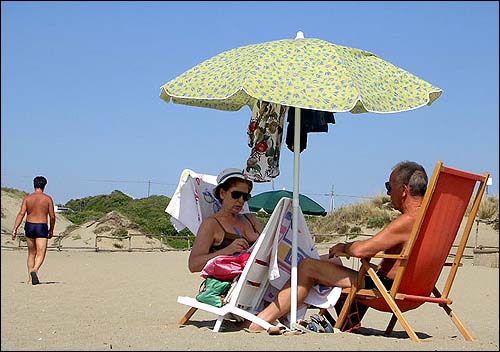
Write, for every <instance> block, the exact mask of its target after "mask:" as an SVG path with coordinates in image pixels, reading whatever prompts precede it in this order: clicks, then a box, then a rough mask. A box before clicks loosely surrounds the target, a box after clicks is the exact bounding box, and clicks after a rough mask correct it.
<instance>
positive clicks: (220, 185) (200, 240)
mask: <svg viewBox="0 0 500 352" xmlns="http://www.w3.org/2000/svg"><path fill="white" fill-rule="evenodd" d="M252 187H253V183H252V181H250V180H248V179H247V178H246V177H245V175H244V174H243V171H242V170H240V169H236V168H230V169H225V170H223V171H222V172H221V173H220V174H219V175H218V176H217V186H216V187H215V189H214V196H215V198H217V199H218V200H219V202H220V203H221V209H220V210H219V211H218V212H217V213H215V214H214V215H212V216H210V217H208V218H206V219H204V220H203V222H202V223H201V225H200V227H199V229H198V232H197V234H196V238H195V241H194V243H193V247H192V249H191V253H190V254H189V262H188V266H189V270H190V271H191V272H193V273H194V272H200V271H201V270H202V269H203V267H204V266H205V264H206V263H207V262H208V261H209V260H210V259H212V258H214V257H216V256H218V255H233V254H236V253H243V252H245V251H246V250H247V249H248V248H249V247H250V246H251V245H252V244H253V243H254V242H255V241H256V240H257V238H258V237H259V235H260V233H261V232H262V229H263V225H262V224H261V223H260V222H259V220H258V219H257V217H256V216H255V215H254V214H251V213H247V214H241V213H240V212H241V211H242V209H243V206H244V205H245V202H246V201H248V199H250V197H251V195H250V192H251V191H252Z"/></svg>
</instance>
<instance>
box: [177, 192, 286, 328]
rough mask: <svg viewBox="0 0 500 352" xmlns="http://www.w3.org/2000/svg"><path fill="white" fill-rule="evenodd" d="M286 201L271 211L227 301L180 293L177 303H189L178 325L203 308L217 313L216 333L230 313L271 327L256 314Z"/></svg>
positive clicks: (266, 279) (266, 280)
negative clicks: (206, 300) (214, 302)
mask: <svg viewBox="0 0 500 352" xmlns="http://www.w3.org/2000/svg"><path fill="white" fill-rule="evenodd" d="M287 202H291V199H288V198H282V199H281V200H280V201H279V203H278V204H277V206H276V208H275V209H274V212H273V213H272V214H271V217H270V218H269V221H268V222H267V224H266V226H265V227H264V230H263V231H262V234H261V235H260V236H259V238H258V240H257V242H255V244H254V247H253V249H252V252H251V255H250V257H249V258H248V262H247V264H246V265H245V268H244V269H243V272H242V273H241V275H240V276H239V278H238V280H237V281H236V285H235V286H234V287H233V288H231V290H230V293H229V294H228V297H227V303H226V304H225V305H223V306H222V307H220V308H218V307H214V306H211V305H209V304H205V303H202V302H199V301H197V300H196V299H195V298H192V297H187V296H179V297H177V302H178V303H181V304H185V305H188V306H190V308H189V310H188V311H187V313H186V314H185V315H184V316H183V317H182V318H181V319H180V321H179V325H184V324H186V323H187V322H188V321H189V319H191V317H192V316H193V314H194V313H195V312H196V311H197V310H198V309H201V310H204V311H207V312H210V313H213V314H215V315H217V321H216V323H215V325H214V328H213V331H215V332H218V331H219V329H220V327H221V325H222V322H223V321H224V318H225V317H227V316H228V315H231V314H234V315H237V316H240V317H242V318H245V319H247V320H250V321H251V322H254V323H256V324H258V325H260V326H261V327H262V328H264V329H265V330H267V329H269V328H270V327H271V324H270V323H268V322H267V321H265V320H263V319H261V318H259V317H257V313H258V312H257V308H258V306H259V304H260V302H261V300H262V298H263V296H264V294H265V292H266V290H267V288H268V286H269V280H268V275H269V261H270V257H271V250H272V248H273V242H274V238H275V236H276V235H277V233H278V232H279V229H278V222H279V220H280V218H281V216H282V214H281V212H282V211H285V209H286V208H287V206H286V205H287V204H288V203H287ZM233 284H234V283H233Z"/></svg>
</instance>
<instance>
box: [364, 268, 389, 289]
mask: <svg viewBox="0 0 500 352" xmlns="http://www.w3.org/2000/svg"><path fill="white" fill-rule="evenodd" d="M377 276H378V277H379V279H380V281H382V283H383V284H384V286H385V288H386V289H387V290H388V291H389V290H390V289H391V287H392V282H393V281H394V280H391V279H389V278H387V277H386V276H384V275H383V274H382V273H379V272H377ZM365 288H367V289H372V288H377V286H376V285H375V282H373V280H372V278H371V277H370V275H368V274H366V275H365Z"/></svg>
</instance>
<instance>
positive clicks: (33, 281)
mask: <svg viewBox="0 0 500 352" xmlns="http://www.w3.org/2000/svg"><path fill="white" fill-rule="evenodd" d="M30 276H31V284H32V285H38V284H39V283H40V281H39V280H38V276H37V275H36V272H34V271H32V272H31V273H30Z"/></svg>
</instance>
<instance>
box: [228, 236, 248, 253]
mask: <svg viewBox="0 0 500 352" xmlns="http://www.w3.org/2000/svg"><path fill="white" fill-rule="evenodd" d="M226 249H227V251H228V252H229V255H232V254H233V253H241V252H244V251H246V250H247V249H248V242H247V241H246V240H245V239H244V238H238V239H236V240H234V241H233V242H232V243H231V244H230V245H229V246H227V247H226Z"/></svg>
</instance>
